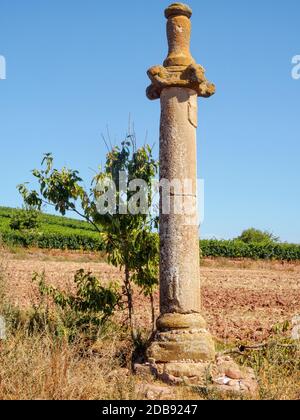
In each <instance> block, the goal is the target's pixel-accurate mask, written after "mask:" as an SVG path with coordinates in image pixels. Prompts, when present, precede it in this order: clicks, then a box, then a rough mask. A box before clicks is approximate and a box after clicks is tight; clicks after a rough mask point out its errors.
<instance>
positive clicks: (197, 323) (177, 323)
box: [157, 313, 207, 331]
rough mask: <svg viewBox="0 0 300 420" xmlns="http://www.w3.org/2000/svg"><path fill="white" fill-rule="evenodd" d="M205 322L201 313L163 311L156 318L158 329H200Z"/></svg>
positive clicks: (203, 326) (204, 326)
mask: <svg viewBox="0 0 300 420" xmlns="http://www.w3.org/2000/svg"><path fill="white" fill-rule="evenodd" d="M206 326H207V324H206V321H205V320H204V318H203V317H202V315H201V314H197V313H194V314H180V313H165V314H163V315H161V316H160V317H159V318H158V320H157V328H158V330H159V331H164V330H166V331H168V330H181V329H200V328H206Z"/></svg>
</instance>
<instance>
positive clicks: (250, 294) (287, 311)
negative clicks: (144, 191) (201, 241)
mask: <svg viewBox="0 0 300 420" xmlns="http://www.w3.org/2000/svg"><path fill="white" fill-rule="evenodd" d="M0 268H1V271H2V272H3V273H4V275H5V278H6V281H7V286H8V291H9V294H10V297H11V299H12V300H13V301H14V302H15V303H17V304H18V305H22V306H26V305H27V304H29V303H31V302H32V301H34V300H35V299H36V286H35V285H34V284H33V283H32V281H31V279H32V275H33V273H34V272H38V273H42V272H43V271H44V272H45V274H46V278H47V281H48V282H49V283H51V284H53V285H56V286H60V287H63V288H66V289H69V288H71V287H72V278H73V276H74V274H75V272H76V271H77V270H79V269H81V268H83V269H85V270H88V271H92V272H93V273H95V274H97V275H98V276H99V277H101V278H102V279H103V281H104V282H108V281H119V280H120V279H122V272H120V270H118V269H116V268H113V267H110V266H109V265H108V264H106V263H105V262H103V260H102V262H99V256H97V255H95V254H88V253H76V252H74V253H72V252H61V251H41V250H31V251H24V250H13V251H7V250H2V251H0ZM200 280H201V283H202V296H203V310H204V313H205V317H206V319H207V321H208V324H209V328H210V330H211V332H212V333H213V335H214V336H215V337H216V338H217V339H220V340H222V341H223V342H224V341H226V342H228V343H234V342H236V341H238V342H241V341H242V342H245V343H255V342H256V343H257V342H260V343H261V342H263V341H264V340H265V339H266V338H267V337H268V336H269V334H270V331H271V330H272V328H273V327H274V326H276V325H278V324H280V323H283V322H285V321H287V320H288V321H291V320H292V319H293V317H295V316H296V315H297V314H300V263H279V262H260V261H258V262H254V261H247V260H246V261H230V260H209V259H207V260H204V261H203V262H202V267H201V279H200ZM135 301H136V305H137V308H138V310H137V316H138V318H139V320H138V322H139V324H140V325H145V326H146V325H147V324H148V325H151V324H150V322H151V320H150V306H149V311H145V307H148V305H149V302H148V300H146V299H145V298H144V297H142V296H140V295H138V294H137V293H136V296H135ZM156 308H157V310H158V295H156Z"/></svg>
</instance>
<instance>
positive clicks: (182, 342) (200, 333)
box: [147, 313, 216, 363]
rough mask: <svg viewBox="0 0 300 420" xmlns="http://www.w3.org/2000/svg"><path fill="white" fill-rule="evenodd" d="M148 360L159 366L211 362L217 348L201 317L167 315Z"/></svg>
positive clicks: (161, 318) (161, 324)
mask: <svg viewBox="0 0 300 420" xmlns="http://www.w3.org/2000/svg"><path fill="white" fill-rule="evenodd" d="M157 328H158V332H157V333H156V335H155V337H154V341H153V343H152V344H151V345H150V347H149V349H148V352H147V357H148V359H151V360H154V361H155V362H156V363H170V362H200V363H201V362H208V361H212V360H214V359H215V356H216V353H215V345H214V341H213V339H212V336H211V335H210V333H209V332H208V331H207V329H206V322H205V320H204V319H203V317H202V316H201V315H200V314H178V313H176V314H165V315H162V316H161V317H160V318H159V319H158V321H157Z"/></svg>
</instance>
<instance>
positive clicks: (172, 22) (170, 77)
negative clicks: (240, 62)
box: [147, 3, 215, 100]
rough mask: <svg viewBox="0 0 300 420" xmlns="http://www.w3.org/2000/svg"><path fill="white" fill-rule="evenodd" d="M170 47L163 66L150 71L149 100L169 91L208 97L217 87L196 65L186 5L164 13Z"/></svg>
mask: <svg viewBox="0 0 300 420" xmlns="http://www.w3.org/2000/svg"><path fill="white" fill-rule="evenodd" d="M165 16H166V18H167V19H168V22H167V36H168V44H169V53H168V57H167V58H166V60H165V61H164V66H154V67H152V68H151V69H150V70H149V71H148V76H149V78H150V79H151V82H152V84H151V86H149V87H148V89H147V96H148V98H149V99H151V100H153V99H158V98H159V97H160V96H161V93H162V91H163V89H165V88H167V87H185V88H190V89H193V90H194V91H195V92H196V93H197V95H198V96H202V97H209V96H211V95H213V94H214V93H215V86H214V85H213V84H212V83H209V82H208V81H207V79H206V77H205V69H204V68H203V67H202V66H200V65H198V64H196V62H195V60H194V58H193V57H192V55H191V52H190V38H191V21H190V18H191V16H192V10H191V9H190V8H189V7H188V6H187V5H185V4H181V3H174V4H172V5H171V6H170V7H168V8H167V9H166V11H165Z"/></svg>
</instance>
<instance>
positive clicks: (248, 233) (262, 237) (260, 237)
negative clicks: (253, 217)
mask: <svg viewBox="0 0 300 420" xmlns="http://www.w3.org/2000/svg"><path fill="white" fill-rule="evenodd" d="M237 240H238V241H242V242H244V243H245V244H270V243H276V242H279V238H277V237H276V236H275V235H273V233H270V232H267V231H262V230H258V229H254V228H251V229H247V230H244V232H243V233H242V234H241V236H239V237H238V238H237Z"/></svg>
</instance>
